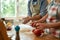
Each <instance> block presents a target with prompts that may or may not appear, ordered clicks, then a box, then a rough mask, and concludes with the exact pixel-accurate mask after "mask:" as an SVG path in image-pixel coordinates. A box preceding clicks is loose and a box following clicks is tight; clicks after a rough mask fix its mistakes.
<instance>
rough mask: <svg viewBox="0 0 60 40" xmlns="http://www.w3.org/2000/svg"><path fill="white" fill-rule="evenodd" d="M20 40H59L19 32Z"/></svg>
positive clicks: (49, 36) (48, 36)
mask: <svg viewBox="0 0 60 40" xmlns="http://www.w3.org/2000/svg"><path fill="white" fill-rule="evenodd" d="M20 39H21V40H59V39H58V38H55V37H53V36H51V35H44V36H42V37H37V36H35V35H34V34H33V33H32V32H20Z"/></svg>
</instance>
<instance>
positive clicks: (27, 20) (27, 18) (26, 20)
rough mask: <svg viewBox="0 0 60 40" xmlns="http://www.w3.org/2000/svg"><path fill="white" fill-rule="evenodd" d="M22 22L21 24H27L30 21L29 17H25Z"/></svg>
mask: <svg viewBox="0 0 60 40" xmlns="http://www.w3.org/2000/svg"><path fill="white" fill-rule="evenodd" d="M23 20H24V22H23V23H24V24H26V23H28V22H29V21H30V20H31V17H26V18H24V19H23Z"/></svg>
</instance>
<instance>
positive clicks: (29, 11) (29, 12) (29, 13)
mask: <svg viewBox="0 0 60 40" xmlns="http://www.w3.org/2000/svg"><path fill="white" fill-rule="evenodd" d="M30 3H31V0H29V1H28V16H32V13H31V10H30Z"/></svg>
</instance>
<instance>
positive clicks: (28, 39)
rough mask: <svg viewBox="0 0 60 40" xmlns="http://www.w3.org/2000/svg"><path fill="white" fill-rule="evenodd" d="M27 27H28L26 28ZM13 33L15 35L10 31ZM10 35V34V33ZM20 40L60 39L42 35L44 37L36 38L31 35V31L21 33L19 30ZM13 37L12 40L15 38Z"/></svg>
mask: <svg viewBox="0 0 60 40" xmlns="http://www.w3.org/2000/svg"><path fill="white" fill-rule="evenodd" d="M27 27H28V26H27ZM12 32H13V33H15V32H14V31H12ZM10 33H11V32H10ZM19 34H20V40H60V39H58V38H56V37H53V36H51V35H44V36H42V37H37V36H35V35H34V34H33V33H32V31H31V30H28V31H27V30H25V31H24V30H23V31H21V30H20V33H19ZM14 37H15V36H13V37H12V38H13V40H15V38H14Z"/></svg>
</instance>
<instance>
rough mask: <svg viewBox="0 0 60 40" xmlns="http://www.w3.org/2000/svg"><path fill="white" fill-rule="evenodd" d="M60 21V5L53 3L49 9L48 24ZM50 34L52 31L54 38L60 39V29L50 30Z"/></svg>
mask: <svg viewBox="0 0 60 40" xmlns="http://www.w3.org/2000/svg"><path fill="white" fill-rule="evenodd" d="M58 21H60V4H59V5H58V4H57V3H55V2H54V3H53V5H52V6H51V5H50V6H49V7H48V18H47V20H46V22H47V23H54V22H58ZM49 30H50V32H51V30H54V31H52V34H53V36H55V37H58V38H60V29H54V28H51V29H49Z"/></svg>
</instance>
